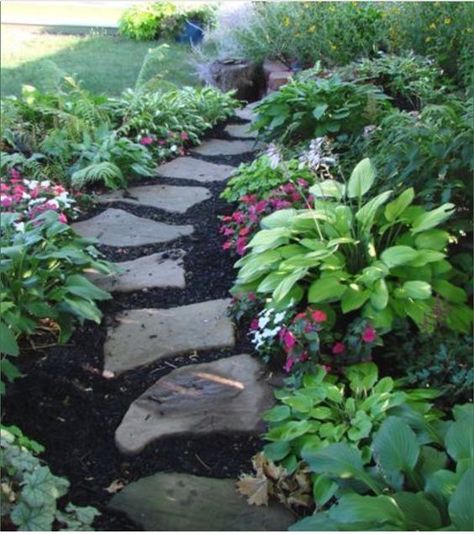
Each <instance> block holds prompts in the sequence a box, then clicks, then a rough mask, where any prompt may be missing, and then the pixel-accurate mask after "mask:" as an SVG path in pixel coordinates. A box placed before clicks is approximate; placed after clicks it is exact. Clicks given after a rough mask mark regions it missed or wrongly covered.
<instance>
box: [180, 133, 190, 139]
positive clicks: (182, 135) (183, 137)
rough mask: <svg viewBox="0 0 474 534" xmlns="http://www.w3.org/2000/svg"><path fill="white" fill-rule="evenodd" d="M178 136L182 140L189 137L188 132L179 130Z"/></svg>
mask: <svg viewBox="0 0 474 534" xmlns="http://www.w3.org/2000/svg"><path fill="white" fill-rule="evenodd" d="M179 136H180V137H181V140H182V141H187V140H188V139H189V134H188V133H187V132H181V133H180V134H179Z"/></svg>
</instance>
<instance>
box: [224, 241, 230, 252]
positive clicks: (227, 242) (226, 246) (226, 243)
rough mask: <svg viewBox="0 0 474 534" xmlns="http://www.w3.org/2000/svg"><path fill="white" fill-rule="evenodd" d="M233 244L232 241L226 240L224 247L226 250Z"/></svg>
mask: <svg viewBox="0 0 474 534" xmlns="http://www.w3.org/2000/svg"><path fill="white" fill-rule="evenodd" d="M231 246H232V241H226V242H225V243H224V244H223V245H222V248H223V249H224V250H228V249H229V248H230V247H231Z"/></svg>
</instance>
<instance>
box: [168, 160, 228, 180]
mask: <svg viewBox="0 0 474 534" xmlns="http://www.w3.org/2000/svg"><path fill="white" fill-rule="evenodd" d="M234 171H235V167H231V166H230V165H217V164H215V163H209V162H208V161H203V160H202V159H195V158H189V157H185V158H176V159H174V160H173V161H170V162H168V163H165V164H163V165H160V166H159V167H158V175H159V176H165V177H167V178H177V179H182V180H195V181H197V182H222V181H224V180H227V178H229V177H230V176H231V175H232V174H233V173H234Z"/></svg>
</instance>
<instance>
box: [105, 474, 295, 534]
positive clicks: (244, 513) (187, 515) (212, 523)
mask: <svg viewBox="0 0 474 534" xmlns="http://www.w3.org/2000/svg"><path fill="white" fill-rule="evenodd" d="M109 507H110V508H112V509H113V510H118V511H120V512H124V513H125V514H127V516H128V517H129V518H130V519H132V520H133V521H134V522H135V523H138V524H139V525H140V526H141V527H142V528H143V529H144V530H146V531H171V532H173V531H178V532H182V531H205V530H210V531H221V532H223V531H232V530H234V531H235V530H237V531H277V532H278V531H286V530H287V529H288V527H289V526H290V525H291V524H292V523H294V521H295V518H294V517H293V515H292V514H291V513H290V512H289V511H288V510H287V509H286V508H284V507H283V506H282V505H281V504H276V503H272V504H271V505H270V506H268V507H266V506H259V507H257V506H250V505H248V504H247V502H246V500H245V498H244V497H242V496H241V495H239V494H238V493H237V491H236V489H235V481H234V480H229V479H216V478H205V477H197V476H194V475H187V474H180V473H157V474H155V475H152V476H149V477H145V478H141V479H140V480H138V481H137V482H133V483H132V484H129V485H128V486H127V487H126V488H125V489H123V490H122V491H121V492H120V493H118V494H117V495H114V497H113V498H112V499H111V501H110V503H109Z"/></svg>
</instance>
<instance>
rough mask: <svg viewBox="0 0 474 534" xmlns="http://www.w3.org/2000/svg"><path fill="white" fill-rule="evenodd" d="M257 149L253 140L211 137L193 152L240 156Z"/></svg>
mask: <svg viewBox="0 0 474 534" xmlns="http://www.w3.org/2000/svg"><path fill="white" fill-rule="evenodd" d="M255 150H256V146H255V143H254V142H253V141H238V140H235V141H226V140H224V139H209V141H204V143H202V145H199V146H197V147H196V148H193V149H192V153H193V154H200V155H201V156H238V155H240V154H248V153H249V152H254V151H255Z"/></svg>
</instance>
